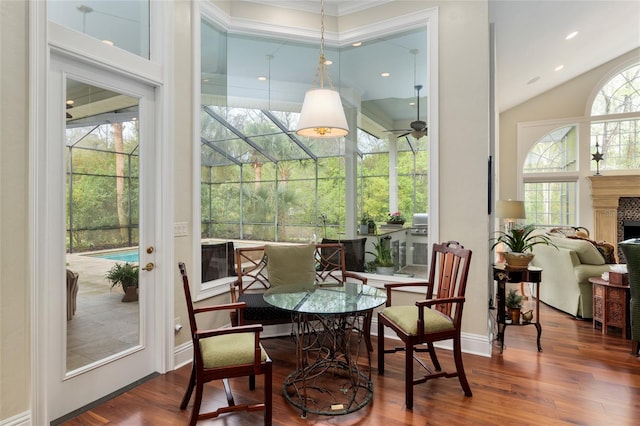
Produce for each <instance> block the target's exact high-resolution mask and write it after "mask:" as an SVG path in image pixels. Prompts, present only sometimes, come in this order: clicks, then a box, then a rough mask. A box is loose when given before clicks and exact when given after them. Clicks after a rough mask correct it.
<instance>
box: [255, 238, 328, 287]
mask: <svg viewBox="0 0 640 426" xmlns="http://www.w3.org/2000/svg"><path fill="white" fill-rule="evenodd" d="M315 249H316V247H315V244H305V245H296V246H285V245H266V246H265V247H264V253H265V255H266V256H267V274H268V276H269V283H270V284H271V287H276V286H279V285H295V284H310V283H313V282H314V281H315V278H316V268H315V258H314V253H315Z"/></svg>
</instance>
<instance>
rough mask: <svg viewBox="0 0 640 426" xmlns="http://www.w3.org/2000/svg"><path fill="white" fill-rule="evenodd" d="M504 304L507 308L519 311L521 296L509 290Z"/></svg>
mask: <svg viewBox="0 0 640 426" xmlns="http://www.w3.org/2000/svg"><path fill="white" fill-rule="evenodd" d="M504 303H505V305H506V306H507V308H511V309H520V308H522V296H521V295H519V294H518V292H517V291H516V290H514V289H512V288H510V289H509V293H508V294H507V297H506V299H505V301H504Z"/></svg>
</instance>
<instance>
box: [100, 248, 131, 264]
mask: <svg viewBox="0 0 640 426" xmlns="http://www.w3.org/2000/svg"><path fill="white" fill-rule="evenodd" d="M89 256H91V257H99V258H100V259H108V260H118V261H120V262H129V263H138V260H139V259H138V249H129V250H120V251H110V252H106V253H97V254H91V255H89Z"/></svg>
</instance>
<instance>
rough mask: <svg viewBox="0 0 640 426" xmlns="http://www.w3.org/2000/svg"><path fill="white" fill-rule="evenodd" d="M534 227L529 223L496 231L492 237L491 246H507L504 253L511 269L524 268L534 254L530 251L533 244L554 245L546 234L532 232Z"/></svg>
mask: <svg viewBox="0 0 640 426" xmlns="http://www.w3.org/2000/svg"><path fill="white" fill-rule="evenodd" d="M535 229H536V227H535V225H533V224H529V225H523V226H520V227H515V228H513V229H511V230H509V231H507V232H503V231H498V237H496V238H493V239H492V241H494V243H493V246H491V248H492V249H493V248H495V247H496V246H498V245H500V244H504V245H505V246H507V247H508V248H509V251H508V252H505V253H504V258H505V261H506V264H507V266H509V267H510V268H512V269H526V268H527V267H528V266H529V262H531V259H533V256H534V255H533V253H531V251H532V249H533V246H535V245H537V244H545V245H550V246H553V247H556V245H555V244H553V243H552V242H551V240H550V239H549V237H547V236H546V235H542V234H533V231H534V230H535Z"/></svg>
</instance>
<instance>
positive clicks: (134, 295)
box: [105, 262, 138, 302]
mask: <svg viewBox="0 0 640 426" xmlns="http://www.w3.org/2000/svg"><path fill="white" fill-rule="evenodd" d="M105 278H106V279H108V280H109V281H111V288H113V287H115V286H117V285H119V286H121V287H122V290H123V291H124V297H123V298H122V301H123V302H134V301H136V300H138V265H135V264H132V263H129V262H126V263H116V264H115V265H113V266H112V267H111V269H109V271H108V272H107V274H106V275H105Z"/></svg>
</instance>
